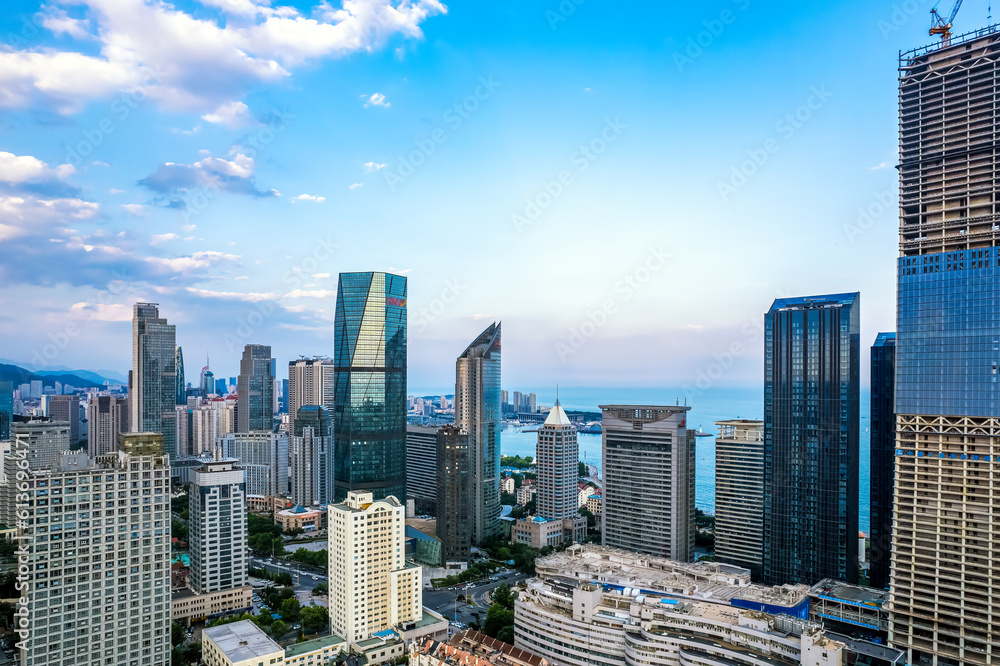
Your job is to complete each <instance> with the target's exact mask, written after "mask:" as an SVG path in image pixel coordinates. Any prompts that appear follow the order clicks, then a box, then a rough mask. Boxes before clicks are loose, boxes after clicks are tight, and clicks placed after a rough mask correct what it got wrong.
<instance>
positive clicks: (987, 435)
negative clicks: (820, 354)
mask: <svg viewBox="0 0 1000 666" xmlns="http://www.w3.org/2000/svg"><path fill="white" fill-rule="evenodd" d="M998 59H1000V40H998V39H997V34H996V28H995V27H989V28H985V29H983V30H979V31H976V32H973V33H969V34H965V35H958V36H954V37H952V38H950V39H948V40H945V41H942V42H940V43H938V44H934V45H931V46H928V47H925V48H920V49H915V50H913V51H909V52H906V53H902V54H900V60H899V130H900V131H899V178H900V181H899V189H900V194H899V196H900V202H899V203H900V225H899V258H898V261H897V280H898V282H897V284H898V300H897V312H896V320H897V336H896V377H895V387H894V388H895V410H894V411H895V414H896V446H895V451H894V454H895V478H894V482H895V483H894V502H893V506H894V516H893V518H894V520H893V526H892V534H893V537H892V549H891V550H892V568H891V579H890V590H891V594H892V611H891V613H890V640H891V642H892V644H893V645H894V646H895V647H898V648H901V649H905V650H906V651H907V661H908V662H909V663H911V664H924V663H928V664H949V665H950V664H963V665H966V664H968V665H977V664H997V663H1000V657H998V655H1000V631H998V630H997V626H998V623H997V618H998V617H1000V597H998V596H997V594H996V589H997V587H998V585H1000V581H998V578H997V570H996V566H995V563H996V559H997V558H996V553H997V552H998V551H1000V522H998V521H997V519H996V511H997V509H996V496H997V483H998V481H997V474H996V462H997V459H998V456H1000V383H998V378H1000V352H998V346H1000V335H998V327H997V312H998V311H1000V270H998V265H1000V208H998V206H1000V204H998V197H997V189H998V186H997V182H998V180H1000V163H998V160H997V156H996V149H995V144H996V139H995V136H996V134H997V132H998V131H1000V128H998V114H997V109H996V106H995V102H994V100H995V97H996V94H997V83H996V81H997V77H998V76H1000V60H998ZM930 591H933V593H929V592H930Z"/></svg>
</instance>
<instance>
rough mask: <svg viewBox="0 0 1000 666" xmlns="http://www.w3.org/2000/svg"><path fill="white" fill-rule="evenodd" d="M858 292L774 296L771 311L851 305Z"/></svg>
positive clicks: (855, 299)
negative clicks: (792, 296)
mask: <svg viewBox="0 0 1000 666" xmlns="http://www.w3.org/2000/svg"><path fill="white" fill-rule="evenodd" d="M858 296H860V294H859V293H858V292H854V293H850V294H824V295H822V296H797V297H795V298H776V299H774V305H772V306H771V312H774V311H775V310H811V309H814V308H829V307H837V306H841V305H853V304H854V302H855V301H857V299H858Z"/></svg>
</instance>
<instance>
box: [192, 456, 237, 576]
mask: <svg viewBox="0 0 1000 666" xmlns="http://www.w3.org/2000/svg"><path fill="white" fill-rule="evenodd" d="M235 463H236V461H235V460H234V459H232V458H223V457H222V455H221V452H220V451H218V450H216V456H215V458H213V459H211V460H206V461H205V462H204V464H203V465H202V466H201V467H200V468H197V469H195V470H193V471H192V472H191V486H190V491H189V492H188V497H189V498H190V499H189V504H190V508H189V511H190V517H189V520H188V524H189V528H190V537H189V539H188V550H189V551H190V553H191V574H190V577H189V581H190V585H191V589H192V590H193V591H194V592H195V593H196V594H206V593H210V592H218V591H220V590H233V589H238V588H242V587H246V586H247V585H248V584H249V578H248V568H247V567H248V565H249V561H248V558H247V503H246V482H245V475H244V472H243V470H241V469H237V468H236V466H235Z"/></svg>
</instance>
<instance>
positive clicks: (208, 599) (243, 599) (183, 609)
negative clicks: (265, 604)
mask: <svg viewBox="0 0 1000 666" xmlns="http://www.w3.org/2000/svg"><path fill="white" fill-rule="evenodd" d="M252 597H253V588H252V587H251V586H249V585H246V586H244V587H237V588H234V589H228V590H218V591H215V592H206V593H204V594H197V593H196V592H195V591H194V590H192V589H190V588H182V589H179V590H174V591H173V593H172V594H171V597H170V617H171V619H172V620H173V621H174V622H182V623H184V624H187V625H190V624H191V623H192V622H203V621H205V620H211V619H214V618H218V617H222V616H224V615H232V614H234V613H245V612H249V611H250V609H251V608H252V607H253V601H252Z"/></svg>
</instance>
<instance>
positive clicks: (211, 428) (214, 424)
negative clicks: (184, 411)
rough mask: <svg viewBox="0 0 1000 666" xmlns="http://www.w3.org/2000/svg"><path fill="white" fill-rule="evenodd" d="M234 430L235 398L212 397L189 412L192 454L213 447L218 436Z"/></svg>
mask: <svg viewBox="0 0 1000 666" xmlns="http://www.w3.org/2000/svg"><path fill="white" fill-rule="evenodd" d="M235 430H236V400H235V399H233V398H232V397H229V398H212V399H210V400H208V401H207V402H205V403H203V404H202V405H200V406H198V407H197V408H196V409H194V410H192V412H191V440H192V445H193V447H194V449H193V451H192V455H195V456H198V455H201V454H202V453H205V452H206V451H212V450H213V449H215V446H216V443H217V442H218V440H219V438H220V437H222V436H223V435H225V434H227V433H231V432H234V431H235Z"/></svg>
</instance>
